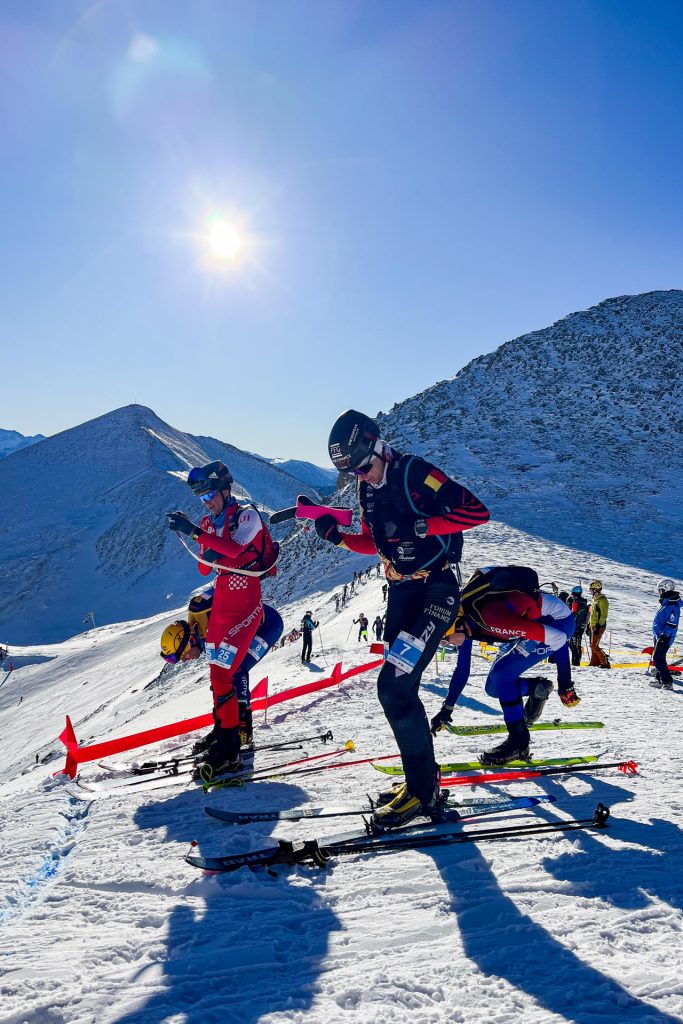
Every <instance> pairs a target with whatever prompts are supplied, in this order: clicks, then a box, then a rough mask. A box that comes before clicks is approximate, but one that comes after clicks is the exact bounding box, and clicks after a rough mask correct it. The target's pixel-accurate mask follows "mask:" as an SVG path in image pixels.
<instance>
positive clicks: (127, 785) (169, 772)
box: [76, 740, 353, 794]
mask: <svg viewBox="0 0 683 1024" xmlns="http://www.w3.org/2000/svg"><path fill="white" fill-rule="evenodd" d="M348 743H352V741H351V740H349V741H348ZM352 749H353V746H348V744H347V745H346V746H344V747H341V748H340V749H339V750H329V751H327V752H326V753H324V754H316V755H315V756H314V757H303V758H302V757H300V758H296V759H295V760H289V761H281V762H278V763H277V764H264V765H261V766H260V767H259V768H251V767H247V768H245V770H244V771H239V772H235V774H234V775H230V776H218V778H217V779H216V780H215V781H214V782H212V783H211V784H210V785H207V784H206V783H202V780H201V779H199V780H194V779H193V778H192V777H193V772H194V770H195V765H194V762H193V763H191V764H186V765H182V764H181V765H179V766H177V767H171V768H168V769H163V770H162V771H159V772H151V773H148V774H143V775H126V776H123V778H117V779H113V780H110V779H107V780H105V781H104V782H90V781H85V780H83V779H81V778H80V777H79V778H78V779H76V785H77V786H78V788H79V789H83V790H85V791H86V792H89V793H93V794H105V793H116V792H118V791H120V790H126V789H131V788H140V787H144V788H149V789H160V788H161V787H162V786H164V785H175V784H176V783H177V782H178V781H180V782H181V783H182V782H184V781H189V780H192V781H198V782H199V784H200V785H203V786H204V789H205V791H206V790H208V789H209V788H215V787H220V786H224V785H227V786H241V785H243V784H244V782H248V781H249V780H251V778H252V777H255V776H257V774H258V773H259V772H271V771H275V770H278V771H279V770H280V769H283V768H289V767H290V766H296V765H300V764H303V763H305V762H307V761H315V760H316V759H317V758H324V757H334V756H335V755H336V754H341V753H343V751H345V750H352Z"/></svg>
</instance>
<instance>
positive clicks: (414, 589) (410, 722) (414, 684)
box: [377, 569, 460, 804]
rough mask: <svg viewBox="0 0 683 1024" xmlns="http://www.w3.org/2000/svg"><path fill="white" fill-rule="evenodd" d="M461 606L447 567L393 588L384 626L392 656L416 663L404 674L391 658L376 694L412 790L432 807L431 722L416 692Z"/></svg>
mask: <svg viewBox="0 0 683 1024" xmlns="http://www.w3.org/2000/svg"><path fill="white" fill-rule="evenodd" d="M459 603H460V590H459V587H458V583H457V581H456V579H455V577H454V576H453V573H452V572H451V571H450V570H449V569H446V570H443V571H441V572H436V573H434V574H433V575H431V576H428V577H427V578H426V579H425V580H408V581H406V582H405V583H398V584H393V585H392V586H391V587H390V588H389V598H388V602H387V621H386V626H385V628H384V640H385V643H387V644H388V645H389V648H390V650H389V655H388V657H389V658H391V657H392V656H393V657H394V658H396V659H397V660H399V661H400V660H401V658H402V657H403V652H404V651H406V649H409V648H410V651H409V656H412V657H413V658H414V659H415V660H414V664H413V665H412V667H410V666H409V665H408V664H407V663H406V667H405V670H402V669H401V668H400V667H399V666H398V665H396V664H392V662H391V661H389V660H387V661H386V662H385V664H384V666H383V667H382V670H381V672H380V674H379V679H378V680H377V696H378V697H379V702H380V704H381V705H382V708H383V709H384V714H385V715H386V717H387V721H388V722H389V725H390V726H391V729H392V731H393V734H394V737H395V739H396V743H397V744H398V749H399V750H400V752H401V758H402V761H403V770H404V772H405V778H406V784H407V786H408V792H409V793H410V794H411V795H412V796H416V797H418V798H419V799H420V800H421V801H422V803H423V804H428V803H429V801H430V800H431V798H432V796H433V794H434V785H435V781H436V779H437V776H438V769H437V766H436V762H435V760H434V744H433V742H432V734H431V732H430V731H429V722H428V721H427V715H426V714H425V709H424V707H423V705H422V701H421V700H420V697H419V693H418V691H419V687H420V679H421V678H422V673H423V672H424V670H425V668H426V667H427V665H428V664H429V662H430V661H431V660H432V658H433V657H434V654H435V653H436V649H437V647H438V646H439V641H440V640H441V638H442V637H443V635H444V633H445V632H446V630H447V629H448V627H449V626H450V625H451V624H452V622H453V621H454V619H455V616H456V614H457V611H458V606H459ZM399 633H405V634H407V637H410V638H411V639H416V640H417V641H418V642H417V644H416V645H415V646H413V647H411V644H410V642H409V641H406V642H404V641H403V640H401V639H399V638H398V636H399ZM422 644H424V647H423V648H422V649H421V650H420V648H421V647H422ZM418 652H419V653H418Z"/></svg>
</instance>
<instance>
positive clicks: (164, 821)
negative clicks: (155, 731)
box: [0, 523, 683, 1024]
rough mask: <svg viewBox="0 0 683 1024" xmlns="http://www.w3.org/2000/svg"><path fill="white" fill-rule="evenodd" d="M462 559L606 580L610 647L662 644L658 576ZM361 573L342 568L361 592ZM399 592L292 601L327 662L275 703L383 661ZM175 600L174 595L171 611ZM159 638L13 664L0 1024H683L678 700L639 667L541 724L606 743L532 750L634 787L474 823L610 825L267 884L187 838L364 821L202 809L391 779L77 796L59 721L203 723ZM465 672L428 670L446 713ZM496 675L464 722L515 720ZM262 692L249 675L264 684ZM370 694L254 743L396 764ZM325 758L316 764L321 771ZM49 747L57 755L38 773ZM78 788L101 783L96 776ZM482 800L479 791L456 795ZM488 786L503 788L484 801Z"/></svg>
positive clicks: (349, 691) (243, 838) (471, 555)
mask: <svg viewBox="0 0 683 1024" xmlns="http://www.w3.org/2000/svg"><path fill="white" fill-rule="evenodd" d="M467 550H468V554H467V564H466V566H465V571H466V572H468V571H469V570H470V569H471V568H472V567H473V566H474V565H476V564H477V563H490V562H493V561H498V560H510V561H512V560H514V561H519V562H527V561H528V562H531V563H532V564H534V565H535V566H536V567H537V568H538V570H539V572H540V574H541V578H542V579H544V580H547V579H556V580H557V581H558V582H560V583H565V584H569V583H573V582H574V580H575V579H576V578H577V577H578V576H580V575H582V574H583V567H584V565H585V563H587V562H589V563H590V564H591V566H592V567H593V571H594V572H595V573H596V574H599V575H600V576H602V578H603V579H604V580H605V589H606V592H607V594H608V596H609V597H610V600H611V620H610V625H611V627H612V631H613V645H614V646H615V647H617V646H619V647H623V648H624V650H625V651H626V652H630V653H627V654H625V655H623V656H624V657H625V658H629V657H635V658H637V657H638V656H637V653H636V652H637V651H638V650H639V648H640V647H641V646H642V645H643V644H644V643H645V642H647V640H648V634H649V625H650V621H651V617H652V613H653V611H654V608H655V607H656V598H655V596H654V586H655V583H656V577H655V576H653V575H651V574H647V573H644V572H640V571H638V570H637V569H636V568H634V567H633V566H631V565H622V564H618V563H615V562H612V561H609V560H607V559H604V558H601V557H598V556H589V555H586V554H584V553H583V552H580V551H579V552H577V551H573V550H569V549H566V548H563V547H562V546H560V545H557V544H553V543H551V542H547V541H546V542H541V541H539V540H538V539H536V538H533V537H529V536H526V535H525V534H522V533H520V532H519V531H517V530H514V529H511V528H508V527H505V526H502V525H500V524H495V523H492V524H489V525H488V526H486V527H483V528H479V529H478V530H476V531H473V534H472V537H471V539H470V542H469V544H468V549H467ZM351 566H352V561H351V560H350V559H349V560H348V561H347V563H346V572H345V575H344V578H345V579H349V578H350V575H351ZM299 571H300V572H301V567H300V568H299ZM341 571H342V570H341V569H340V572H341ZM340 578H341V577H340ZM381 583H382V581H381V580H380V579H375V578H374V577H373V578H372V579H371V581H370V582H368V583H366V584H363V585H361V587H360V590H359V593H358V594H357V595H356V596H355V597H354V598H353V599H352V601H351V604H350V605H349V606H348V607H347V608H346V609H345V610H344V611H342V612H341V613H340V614H339V615H335V614H334V612H333V607H334V605H333V601H332V596H333V590H329V589H324V588H322V587H321V588H320V590H319V593H318V594H317V596H315V597H313V598H311V597H308V598H305V599H304V600H305V604H304V600H302V601H299V602H296V603H294V604H291V605H288V606H287V607H284V608H282V609H281V610H282V611H283V613H284V617H285V624H286V627H287V628H289V627H291V626H292V625H295V624H297V623H298V621H299V619H300V617H301V614H302V612H303V611H304V610H305V607H306V606H307V605H309V606H310V607H311V610H312V611H313V613H314V615H315V616H316V618H319V620H320V635H319V636H318V635H316V639H315V647H314V662H313V663H312V665H311V667H310V669H303V668H302V666H301V665H300V663H299V656H300V652H299V645H298V644H297V645H293V646H290V647H285V648H283V649H281V650H278V651H276V652H274V653H272V654H270V655H269V656H268V658H267V660H266V661H265V662H264V665H263V673H262V674H266V673H267V674H268V676H269V678H270V682H271V691H272V690H273V689H275V690H278V689H280V688H283V687H285V686H289V685H293V684H295V683H298V682H301V681H305V680H308V679H311V678H316V676H319V675H320V674H322V673H325V674H327V667H328V666H331V665H332V664H333V663H334V662H335V661H336V660H338V659H339V658H343V661H344V663H345V665H351V664H356V663H360V662H362V661H365V660H367V657H368V655H367V650H366V648H365V646H364V645H359V644H358V643H357V642H356V640H355V630H354V629H352V619H353V618H357V616H358V613H359V612H361V611H364V612H365V613H366V614H367V615H368V616H369V617H370V619H371V620H372V619H373V618H374V616H375V615H376V614H377V613H378V612H380V613H381V611H382V608H383V603H382V596H381ZM179 597H180V595H178V598H179ZM181 607H182V604H181V602H180V600H176V602H174V607H173V608H172V609H169V612H168V618H171V617H173V616H174V615H176V614H177V613H178V612H179V611H180V609H181ZM165 621H166V617H165V616H157V617H156V618H154V619H150V620H143V621H138V622H129V623H125V624H122V625H116V626H106V627H102V628H98V629H96V630H93V631H91V632H90V633H88V634H86V635H84V636H79V637H75V638H73V639H71V640H68V641H66V642H64V643H62V644H59V645H55V646H52V647H35V648H27V649H24V650H21V651H16V650H15V651H14V652H13V657H14V661H15V666H16V668H15V672H14V673H13V674H12V676H10V679H9V680H8V682H7V683H6V685H5V686H4V687H3V688H2V689H0V735H2V737H3V743H2V748H1V753H0V807H1V808H2V826H3V831H2V839H3V870H2V872H1V873H0V934H1V935H2V940H3V941H2V943H0V946H1V953H2V959H1V960H0V963H1V964H2V969H3V982H2V1006H1V1009H0V1019H1V1020H2V1022H3V1024H24V1022H28V1024H162V1022H163V1024H224V1022H226V1021H228V1020H229V1021H230V1022H231V1024H257V1022H258V1024H454V1022H460V1024H492V1022H494V1021H495V1022H496V1024H518V1022H519V1021H524V1022H525V1024H597V1022H598V1021H599V1022H600V1024H675V1022H677V1021H678V1022H680V1021H681V1019H682V1018H683V986H682V984H681V972H680V966H681V961H680V936H681V931H682V929H683V832H682V831H681V819H682V816H683V815H682V811H683V803H682V801H681V796H680V787H679V780H680V774H681V770H682V769H683V757H682V756H681V736H680V708H679V701H680V700H681V699H682V697H681V692H680V687H678V692H674V693H671V694H668V693H663V692H660V691H656V690H652V689H650V688H649V687H648V686H647V678H646V677H645V676H644V674H643V672H642V670H641V671H637V670H619V669H617V670H613V671H612V672H610V673H605V672H600V671H599V670H597V669H595V670H593V669H587V668H582V669H580V670H577V671H576V673H575V684H576V687H577V690H578V691H579V693H580V695H581V697H582V703H581V705H580V706H579V707H578V708H576V709H575V710H574V711H568V710H566V709H563V708H562V707H561V705H560V703H559V701H558V699H557V696H556V695H553V696H551V698H550V702H549V704H548V707H547V709H546V711H547V715H546V717H548V718H551V717H553V716H555V715H560V716H561V717H562V718H565V719H572V718H574V719H599V720H602V721H603V722H604V723H605V728H604V729H602V730H600V731H599V732H598V731H573V732H564V733H563V732H556V733H539V734H537V736H536V738H535V740H534V753H535V755H536V756H539V757H540V756H554V757H558V756H562V755H573V754H604V755H605V757H606V758H608V759H610V760H612V759H615V758H622V757H635V758H637V759H639V760H640V762H641V770H640V775H639V776H638V777H635V778H632V777H628V778H627V777H624V776H622V775H621V774H620V773H619V772H618V771H616V770H613V771H605V772H602V773H600V774H595V775H589V774H585V775H581V776H578V775H575V776H564V777H561V776H559V777H558V776H554V777H552V778H549V779H546V780H542V781H541V784H536V783H535V782H529V783H523V782H517V783H516V784H514V785H511V786H506V787H505V792H507V793H512V794H538V793H547V794H552V795H554V796H556V797H557V803H556V804H555V805H553V806H547V805H546V807H544V808H541V809H540V810H539V811H537V812H524V813H518V814H515V815H514V816H512V817H511V818H510V817H508V818H507V819H503V818H501V817H497V818H493V819H491V818H489V819H483V820H482V822H481V823H480V825H475V824H471V825H468V826H467V828H468V829H474V828H478V827H488V826H490V825H492V824H512V823H521V822H522V821H527V820H539V819H540V820H552V821H554V820H558V819H563V818H566V817H579V818H583V817H586V816H590V815H591V814H592V812H593V809H594V807H595V805H596V803H597V802H598V801H602V802H603V803H606V804H608V805H609V806H610V807H611V810H612V815H613V817H612V822H611V827H610V829H609V830H608V831H606V832H604V833H598V832H577V833H574V834H570V835H564V836H563V835H555V836H552V837H547V838H544V839H524V840H517V841H514V842H513V841H508V842H502V843H495V844H494V843H491V844H487V845H480V846H477V845H474V844H471V845H467V846H460V847H451V848H448V847H442V848H438V849H435V850H432V851H423V852H418V851H414V852H404V853H393V854H391V855H388V856H385V857H373V856H363V857H356V858H347V859H346V860H345V861H344V862H338V863H335V864H333V865H332V866H331V867H330V868H328V869H327V870H326V871H325V872H318V871H317V870H315V869H309V868H299V869H296V870H294V871H281V872H279V873H278V875H277V876H276V877H271V876H269V875H267V874H265V873H252V872H250V871H249V870H248V869H242V870H241V871H239V872H238V873H236V874H235V875H228V876H214V877H211V876H204V875H202V874H200V873H198V872H196V871H195V870H194V869H191V868H190V867H188V866H187V865H186V864H185V863H184V861H183V855H184V854H185V853H186V852H187V850H188V847H189V843H190V841H191V840H192V839H197V840H198V841H199V844H200V849H201V850H202V852H206V853H217V852H230V851H238V850H245V849H257V848H259V847H261V846H263V845H264V844H266V843H270V842H271V841H272V840H271V838H270V837H271V834H273V835H276V836H284V837H289V838H292V837H297V838H299V837H303V836H312V835H315V834H318V835H319V834H321V833H322V834H330V833H334V832H336V831H339V830H343V829H346V828H348V826H349V822H348V819H347V820H346V821H344V819H339V820H335V819H332V820H330V821H329V822H327V823H326V824H322V825H321V824H320V823H318V824H316V823H314V822H303V823H301V824H297V825H291V824H290V825H285V824H284V823H281V824H273V825H261V826H241V827H235V828H232V827H228V826H226V825H223V824H221V823H219V822H217V821H215V820H212V819H210V818H208V817H207V816H206V815H205V814H204V813H203V807H204V805H205V803H207V802H209V803H211V804H214V805H216V806H220V807H224V808H231V809H245V808H247V807H257V808H260V809H264V808H272V807H279V808H287V807H294V806H299V805H302V804H305V803H308V802H310V803H311V804H313V805H318V804H321V803H334V804H337V805H339V804H341V805H347V806H348V805H349V804H352V803H355V802H356V801H358V800H362V799H364V796H365V793H366V792H373V791H375V790H377V789H378V788H380V787H382V786H384V785H385V784H386V777H384V776H381V775H379V774H378V773H377V772H375V771H374V770H373V769H372V768H371V767H369V766H359V767H356V768H347V769H342V770H335V771H329V772H325V773H321V774H320V775H311V776H303V777H299V779H298V780H297V779H291V780H289V781H287V780H286V779H284V778H281V779H280V780H277V781H272V782H268V783H258V784H251V785H250V786H246V787H245V788H244V789H243V790H242V791H232V790H231V791H224V792H223V793H214V794H212V795H211V796H209V797H207V798H205V797H204V796H203V795H202V794H201V792H198V791H197V790H195V789H194V788H192V787H191V786H184V785H180V786H179V785H175V786H169V787H168V788H167V789H163V790H157V791H153V792H147V793H145V792H144V791H138V792H132V791H128V792H127V793H126V794H125V795H118V796H116V797H111V798H109V799H102V800H98V801H96V802H94V803H92V804H88V803H82V802H80V801H77V800H75V799H73V798H72V797H70V796H69V791H68V788H67V787H65V786H64V784H63V782H62V781H60V780H59V779H54V780H53V779H52V778H51V772H52V771H54V770H55V769H56V768H57V767H58V766H61V764H62V763H63V751H62V748H61V745H60V744H58V743H57V742H56V736H57V734H58V733H59V732H60V731H61V729H62V727H63V724H64V715H65V713H70V714H71V715H72V716H73V718H74V722H75V724H76V730H77V733H78V735H79V739H81V741H82V742H86V741H88V740H89V739H91V738H92V739H97V740H99V739H103V738H106V737H107V736H114V735H122V734H126V733H131V732H135V731H138V730H140V729H143V728H145V727H147V726H149V725H157V724H161V723H162V722H167V721H173V720H176V719H179V718H182V717H188V716H190V715H196V714H201V713H203V712H205V711H207V710H208V709H209V706H210V696H209V692H208V681H207V673H206V669H205V667H204V666H203V665H201V664H198V663H193V664H192V665H190V666H182V667H179V668H177V669H170V670H169V669H164V671H163V672H162V673H160V671H159V665H160V659H159V656H158V636H159V633H160V631H161V628H162V626H163V623H164V622H165ZM320 640H322V644H323V649H322V650H321V647H320ZM452 665H453V662H452V659H450V658H449V659H448V660H447V661H446V663H445V664H442V665H441V666H440V668H439V671H440V673H441V674H440V675H439V676H437V675H436V674H435V668H434V667H432V668H430V670H429V671H428V672H427V673H426V675H425V680H424V682H423V686H422V694H423V698H424V701H425V704H426V707H427V710H428V712H430V713H433V712H434V711H435V710H436V709H437V708H438V707H439V705H440V702H441V697H442V694H443V692H444V685H445V679H446V678H447V675H448V673H449V672H450V670H451V668H452ZM318 669H319V670H320V672H318ZM486 670H487V663H486V662H485V661H483V660H482V659H480V658H478V657H477V658H475V661H474V674H473V678H472V680H471V682H470V684H469V686H468V688H467V689H466V691H465V693H464V694H463V697H462V698H461V707H460V708H459V709H458V711H457V720H458V721H459V722H461V723H465V722H468V723H477V724H482V723H485V722H491V721H493V722H495V721H499V716H500V711H499V708H498V706H497V705H496V704H495V703H494V702H492V701H491V700H489V699H488V698H487V697H486V696H485V695H484V692H483V686H482V683H483V678H484V675H485V672H486ZM546 671H547V666H543V667H542V668H540V667H539V674H540V673H543V672H546ZM253 675H254V678H253V680H252V682H255V681H257V680H258V679H259V678H260V675H261V673H254V674H253ZM374 679H375V675H374V673H372V674H369V675H366V676H361V677H358V679H357V680H356V681H350V682H348V683H345V684H343V685H342V686H341V687H339V688H338V689H337V688H334V689H332V690H327V691H325V693H324V694H322V693H321V694H313V695H311V696H309V697H306V698H304V699H301V700H299V701H298V702H292V703H291V704H289V705H282V706H280V707H278V708H272V709H271V711H270V712H269V716H268V725H267V726H266V725H265V724H264V721H263V717H262V716H261V715H257V716H256V719H257V729H256V737H257V741H261V742H266V741H267V740H275V739H281V738H284V737H292V736H296V735H302V734H303V735H310V734H312V733H315V732H317V731H318V730H319V729H323V728H326V727H331V728H332V729H333V731H334V734H335V741H336V744H337V745H338V746H341V745H342V744H343V742H344V741H345V740H346V739H348V738H350V737H352V738H353V739H354V740H355V741H356V743H357V746H358V754H357V755H356V756H358V757H366V756H371V755H380V754H384V753H391V752H393V751H394V750H395V746H394V742H393V739H392V737H391V735H390V733H389V729H388V727H387V725H386V723H385V721H384V717H383V715H382V713H381V711H380V709H379V706H378V703H377V699H376V695H375V686H374ZM653 736H656V737H657V742H656V743H653V740H652V737H653ZM491 742H492V740H491V738H488V739H484V740H482V739H479V740H478V741H474V740H472V741H471V740H468V739H456V738H455V737H449V736H442V735H440V736H439V737H438V738H437V754H438V756H439V757H440V758H441V759H456V760H461V759H469V758H471V757H473V756H474V755H475V754H476V752H477V751H478V750H480V749H482V747H483V746H485V745H488V744H489V743H491ZM319 751H320V748H319V747H314V746H311V748H310V750H309V753H310V754H314V753H318V752H319ZM149 753H150V754H151V753H152V750H149ZM36 755H38V758H39V760H40V759H43V758H47V759H48V760H47V763H45V764H41V763H38V764H35V763H34V762H35V760H36ZM301 756H304V755H303V753H301ZM264 760H265V757H264ZM22 771H25V772H26V774H23V775H22V774H21V772H22ZM83 776H84V777H87V778H90V779H97V778H98V777H99V778H104V773H102V772H101V770H100V769H99V768H98V766H97V765H96V764H91V765H90V766H87V767H84V769H83ZM480 792H481V790H480V789H470V788H468V787H462V788H461V789H460V790H459V791H458V792H457V797H458V798H462V797H472V796H474V795H475V794H477V793H480ZM496 792H497V790H496V787H494V786H490V787H486V788H485V793H486V795H487V796H493V795H494V794H495V793H496Z"/></svg>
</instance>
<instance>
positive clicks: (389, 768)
mask: <svg viewBox="0 0 683 1024" xmlns="http://www.w3.org/2000/svg"><path fill="white" fill-rule="evenodd" d="M598 760H599V758H598V757H597V755H595V754H587V755H586V756H585V757H538V758H532V759H531V760H529V761H508V763H507V764H506V765H504V766H503V767H505V768H541V767H543V768H545V767H546V766H550V765H562V764H565V765H567V764H591V763H592V762H593V761H598ZM372 767H373V768H374V769H375V771H378V772H383V773H384V775H403V774H404V772H403V765H399V764H377V762H373V764H372ZM500 767H501V765H492V766H490V765H482V764H480V763H479V761H455V762H454V763H452V764H440V765H439V770H440V771H441V772H442V773H444V772H445V773H446V774H448V773H449V772H468V771H476V770H478V769H480V770H481V771H487V770H489V769H491V770H493V769H494V768H496V769H497V768H500Z"/></svg>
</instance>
